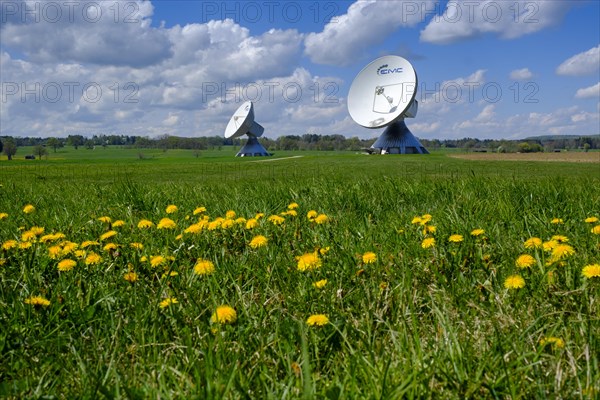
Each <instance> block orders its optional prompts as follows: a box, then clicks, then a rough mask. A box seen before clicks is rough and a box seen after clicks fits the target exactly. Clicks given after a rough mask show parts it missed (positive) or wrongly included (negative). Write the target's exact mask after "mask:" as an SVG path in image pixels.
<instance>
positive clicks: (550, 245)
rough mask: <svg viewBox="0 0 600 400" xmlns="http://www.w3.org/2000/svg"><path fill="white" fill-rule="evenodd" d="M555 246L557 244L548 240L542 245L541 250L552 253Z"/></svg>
mask: <svg viewBox="0 0 600 400" xmlns="http://www.w3.org/2000/svg"><path fill="white" fill-rule="evenodd" d="M556 246H558V242H557V241H556V240H548V241H547V242H544V243H542V248H543V249H544V251H552V250H553V249H554V248H555V247H556Z"/></svg>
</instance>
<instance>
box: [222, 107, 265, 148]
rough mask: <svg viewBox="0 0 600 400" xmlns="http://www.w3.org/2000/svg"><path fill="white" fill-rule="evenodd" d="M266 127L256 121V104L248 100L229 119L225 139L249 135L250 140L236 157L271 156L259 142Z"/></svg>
mask: <svg viewBox="0 0 600 400" xmlns="http://www.w3.org/2000/svg"><path fill="white" fill-rule="evenodd" d="M264 131H265V128H263V127H262V126H261V125H259V124H258V123H256V122H255V121H254V104H252V102H251V101H247V102H245V103H244V104H242V105H241V106H240V107H239V108H238V109H237V110H236V112H234V113H233V116H232V117H231V119H230V120H229V123H228V124H227V127H226V128H225V139H235V138H239V137H240V136H244V135H247V136H248V141H247V142H246V144H245V145H244V147H242V149H241V150H240V151H239V152H238V153H237V154H236V157H251V156H270V154H269V153H268V152H267V150H266V149H265V148H264V147H263V146H262V145H261V144H260V143H259V142H258V138H259V137H261V136H262V134H263V132H264Z"/></svg>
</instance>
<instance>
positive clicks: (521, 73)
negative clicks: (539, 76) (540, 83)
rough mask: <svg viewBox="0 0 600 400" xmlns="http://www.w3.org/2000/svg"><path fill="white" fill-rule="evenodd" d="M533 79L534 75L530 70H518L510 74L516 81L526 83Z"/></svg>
mask: <svg viewBox="0 0 600 400" xmlns="http://www.w3.org/2000/svg"><path fill="white" fill-rule="evenodd" d="M531 78H533V73H532V72H531V71H530V70H529V68H522V69H516V70H514V71H512V72H511V73H510V79H512V80H514V81H525V80H527V79H531Z"/></svg>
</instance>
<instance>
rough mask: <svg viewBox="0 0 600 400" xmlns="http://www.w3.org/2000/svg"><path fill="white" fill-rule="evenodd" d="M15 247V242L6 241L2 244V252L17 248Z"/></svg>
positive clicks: (16, 243)
mask: <svg viewBox="0 0 600 400" xmlns="http://www.w3.org/2000/svg"><path fill="white" fill-rule="evenodd" d="M17 245H18V242H17V241H16V240H7V241H6V242H4V243H2V250H10V249H14V248H15V247H17Z"/></svg>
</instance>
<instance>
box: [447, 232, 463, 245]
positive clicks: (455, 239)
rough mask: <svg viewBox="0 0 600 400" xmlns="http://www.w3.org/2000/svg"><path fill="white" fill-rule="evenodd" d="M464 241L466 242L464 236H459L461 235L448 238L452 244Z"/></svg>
mask: <svg viewBox="0 0 600 400" xmlns="http://www.w3.org/2000/svg"><path fill="white" fill-rule="evenodd" d="M463 240H464V238H463V235H459V234H454V235H450V237H449V238H448V241H449V242H450V243H460V242H462V241H463Z"/></svg>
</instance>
